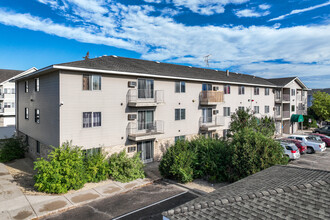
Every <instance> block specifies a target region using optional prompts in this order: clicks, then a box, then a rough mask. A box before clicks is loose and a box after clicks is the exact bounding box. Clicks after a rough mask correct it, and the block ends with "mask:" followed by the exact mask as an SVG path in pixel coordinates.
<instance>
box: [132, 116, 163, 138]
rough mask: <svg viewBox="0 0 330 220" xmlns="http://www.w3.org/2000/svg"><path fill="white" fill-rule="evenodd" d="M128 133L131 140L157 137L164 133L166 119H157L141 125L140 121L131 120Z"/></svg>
mask: <svg viewBox="0 0 330 220" xmlns="http://www.w3.org/2000/svg"><path fill="white" fill-rule="evenodd" d="M143 127H145V129H144V128H143ZM127 134H128V139H129V140H131V141H143V140H151V139H155V138H156V136H157V135H159V134H164V121H160V120H157V121H154V122H153V123H149V124H146V125H141V124H139V123H138V122H129V123H128V126H127Z"/></svg>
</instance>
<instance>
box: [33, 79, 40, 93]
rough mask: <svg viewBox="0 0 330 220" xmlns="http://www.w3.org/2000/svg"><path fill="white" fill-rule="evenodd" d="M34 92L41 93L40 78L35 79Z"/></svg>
mask: <svg viewBox="0 0 330 220" xmlns="http://www.w3.org/2000/svg"><path fill="white" fill-rule="evenodd" d="M34 91H36V92H39V91H40V88H39V78H35V79H34Z"/></svg>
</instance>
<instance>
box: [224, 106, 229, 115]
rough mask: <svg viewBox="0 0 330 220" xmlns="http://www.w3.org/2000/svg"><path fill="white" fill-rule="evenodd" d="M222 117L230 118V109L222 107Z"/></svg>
mask: <svg viewBox="0 0 330 220" xmlns="http://www.w3.org/2000/svg"><path fill="white" fill-rule="evenodd" d="M223 116H230V107H223Z"/></svg>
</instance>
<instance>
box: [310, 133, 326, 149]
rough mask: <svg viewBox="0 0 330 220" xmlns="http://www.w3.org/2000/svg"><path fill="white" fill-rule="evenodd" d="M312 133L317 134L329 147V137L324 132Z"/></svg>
mask: <svg viewBox="0 0 330 220" xmlns="http://www.w3.org/2000/svg"><path fill="white" fill-rule="evenodd" d="M312 135H316V136H319V137H320V138H321V139H322V141H323V142H324V143H325V145H327V147H330V137H329V136H327V135H324V134H312Z"/></svg>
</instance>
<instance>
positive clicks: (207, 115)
mask: <svg viewBox="0 0 330 220" xmlns="http://www.w3.org/2000/svg"><path fill="white" fill-rule="evenodd" d="M202 114H203V117H202V118H203V123H210V122H212V108H203V109H202Z"/></svg>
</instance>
